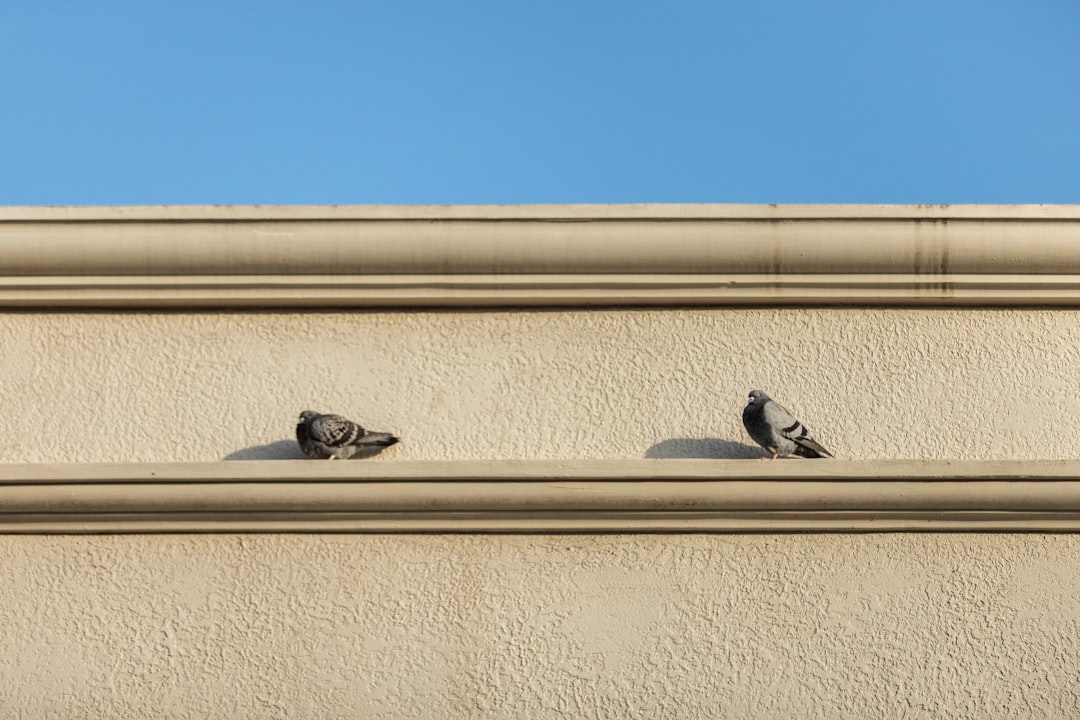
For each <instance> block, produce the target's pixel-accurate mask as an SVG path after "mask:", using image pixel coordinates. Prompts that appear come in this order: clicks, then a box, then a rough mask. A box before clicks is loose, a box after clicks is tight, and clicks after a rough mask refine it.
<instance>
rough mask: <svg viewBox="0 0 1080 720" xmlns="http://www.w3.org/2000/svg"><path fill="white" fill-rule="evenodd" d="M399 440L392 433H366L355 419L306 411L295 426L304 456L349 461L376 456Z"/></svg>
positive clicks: (297, 440)
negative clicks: (363, 456) (366, 456)
mask: <svg viewBox="0 0 1080 720" xmlns="http://www.w3.org/2000/svg"><path fill="white" fill-rule="evenodd" d="M397 441H398V439H397V438H396V437H394V436H393V435H391V434H389V433H381V432H367V431H366V430H364V428H362V427H360V426H359V425H357V424H356V423H354V422H353V421H352V420H349V419H347V418H343V417H341V416H340V415H323V414H321V413H317V412H313V411H311V410H305V411H304V412H302V413H300V421H299V422H298V423H297V425H296V442H298V443H299V444H300V449H301V450H303V451H304V454H305V455H307V456H308V457H313V458H326V459H327V460H333V459H334V458H341V459H342V460H345V459H347V458H351V457H354V456H356V455H361V454H363V455H373V454H375V453H376V452H378V451H379V450H382V449H383V448H385V447H390V446H391V445H393V444H395V443H396V442H397Z"/></svg>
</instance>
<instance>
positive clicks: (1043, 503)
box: [0, 460, 1080, 534]
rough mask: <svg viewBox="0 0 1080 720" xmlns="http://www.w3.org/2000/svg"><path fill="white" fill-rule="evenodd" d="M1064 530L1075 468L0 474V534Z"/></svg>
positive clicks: (25, 470)
mask: <svg viewBox="0 0 1080 720" xmlns="http://www.w3.org/2000/svg"><path fill="white" fill-rule="evenodd" d="M905 531H924V532H945V531H963V532H1078V531H1080V462H1077V461H1071V460H1070V461H1040V462H1000V461H991V462H983V461H964V462H907V461H863V462H848V461H820V462H810V461H797V460H792V461H777V462H761V461H753V460H743V461H721V460H717V461H704V460H626V461H621V460H620V461H502V462H390V461H379V460H375V461H354V462H336V463H331V462H315V461H266V462H228V463H192V464H146V465H141V464H139V465H136V464H131V465H0V533H6V534H11V533H163V532H200V533H205V532H352V533H359V532H378V533H387V532H403V533H448V532H464V533H484V532H496V533H558V532H584V533H606V532H612V533H627V532H770V533H774V532H905Z"/></svg>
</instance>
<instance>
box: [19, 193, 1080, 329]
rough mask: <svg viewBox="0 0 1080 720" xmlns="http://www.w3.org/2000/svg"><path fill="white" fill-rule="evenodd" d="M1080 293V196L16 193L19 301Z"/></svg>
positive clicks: (1013, 298)
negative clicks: (322, 199)
mask: <svg viewBox="0 0 1080 720" xmlns="http://www.w3.org/2000/svg"><path fill="white" fill-rule="evenodd" d="M800 304H803V305H835V304H845V305H886V306H888V305H895V306H904V305H943V306H950V305H987V306H993V305H1069V306H1074V305H1080V205H949V206H939V205H930V206H928V205H523V206H516V205H515V206H504V205H493V206H470V205H447V206H302V207H289V206H191V207H183V206H146V207H7V208H0V307H68V308H96V307H150V308H158V307H160V308H183V307H193V308H195V307H238V308H242V307H283V308H287V307H296V308H317V307H378V306H382V307H395V306H397V307H418V306H419V307H424V306H428V307H438V306H487V307H500V306H502V307H512V306H530V305H532V306H568V307H573V306H578V307H584V306H604V305H800Z"/></svg>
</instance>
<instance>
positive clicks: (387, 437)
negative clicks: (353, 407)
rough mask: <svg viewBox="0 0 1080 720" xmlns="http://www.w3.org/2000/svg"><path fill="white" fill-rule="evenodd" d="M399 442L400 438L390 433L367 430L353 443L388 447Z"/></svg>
mask: <svg viewBox="0 0 1080 720" xmlns="http://www.w3.org/2000/svg"><path fill="white" fill-rule="evenodd" d="M399 442H400V439H399V438H397V437H395V436H394V435H391V434H390V433H380V432H369V433H365V434H364V435H363V437H361V438H360V439H358V440H357V441H356V443H355V444H356V445H363V446H366V447H390V446H391V445H397V444H398V443H399Z"/></svg>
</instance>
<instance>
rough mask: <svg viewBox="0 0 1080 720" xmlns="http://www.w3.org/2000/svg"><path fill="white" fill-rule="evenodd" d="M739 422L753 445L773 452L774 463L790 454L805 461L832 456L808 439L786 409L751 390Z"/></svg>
mask: <svg viewBox="0 0 1080 720" xmlns="http://www.w3.org/2000/svg"><path fill="white" fill-rule="evenodd" d="M742 422H743V425H745V426H746V432H748V433H750V437H752V438H754V442H756V443H757V444H758V445H760V446H761V447H763V448H765V449H766V450H767V451H768V452H770V453H772V459H773V460H775V459H776V458H777V457H778V456H780V455H791V454H795V455H799V456H801V457H805V458H826V457H832V453H830V452H829V451H828V450H826V449H825V448H823V447H821V445H819V444H818V442H817V441H816V440H814V438H812V437H810V431H809V430H807V429H806V426H805V425H803V424H802V423H801V422H799V421H798V420H797V419H796V418H795V416H794V415H792V414H791V413H790V412H789V411H788V409H787V408H786V407H784V406H783V405H781V404H780V403H778V402H776V401H774V400H773V399H772V398H770V397H769V396H768V395H766V394H765V393H763V392H761V391H760V390H751V391H750V402H749V403H747V404H746V407H745V408H743V411H742Z"/></svg>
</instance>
